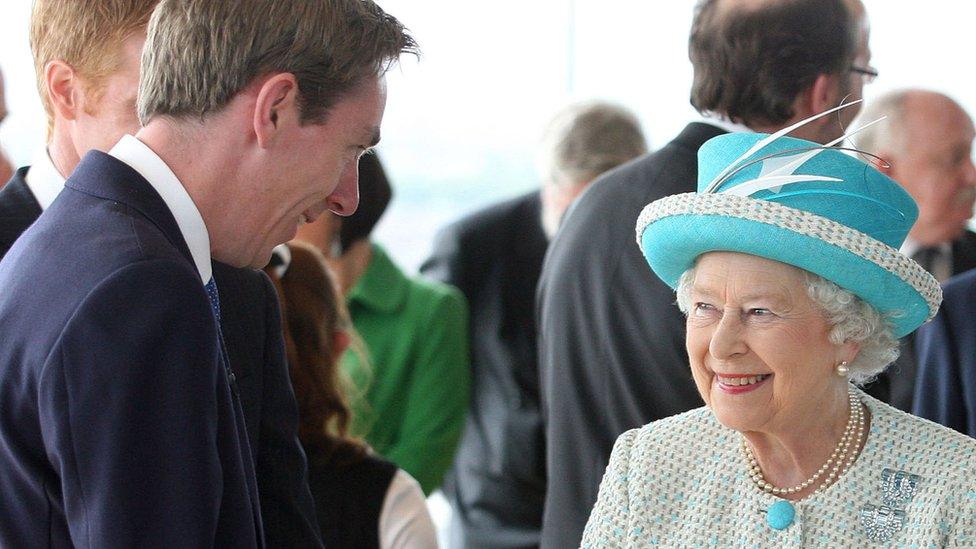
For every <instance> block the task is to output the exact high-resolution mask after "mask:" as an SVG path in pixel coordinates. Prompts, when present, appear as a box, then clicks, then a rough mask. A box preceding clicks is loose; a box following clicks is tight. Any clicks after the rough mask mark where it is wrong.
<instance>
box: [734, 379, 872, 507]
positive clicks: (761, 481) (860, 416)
mask: <svg viewBox="0 0 976 549" xmlns="http://www.w3.org/2000/svg"><path fill="white" fill-rule="evenodd" d="M850 407H851V410H850V415H848V417H847V426H846V427H845V428H844V434H843V436H841V438H840V441H839V442H838V443H837V446H836V447H835V448H834V451H833V453H831V454H830V458H829V459H828V460H827V463H824V464H823V466H821V467H820V469H818V470H817V472H816V473H814V474H813V476H811V477H810V478H808V479H806V480H804V481H803V482H801V483H800V484H797V485H796V486H793V487H790V488H779V487H776V486H773V485H772V484H770V483H769V482H768V481H767V480H766V477H765V476H763V472H762V468H760V467H759V461H758V460H757V459H756V456H755V455H754V454H753V453H752V449H751V448H749V445H748V444H747V443H746V439H745V437H742V452H743V453H744V454H745V458H746V462H747V463H748V464H749V477H750V478H752V481H753V482H754V483H755V484H756V486H758V487H759V489H760V490H763V491H764V492H769V493H771V494H775V495H778V496H780V495H787V494H795V493H797V492H800V491H802V490H805V489H807V488H809V487H810V486H813V484H814V483H815V482H817V480H818V479H820V477H822V476H823V475H824V473H827V471H828V470H829V471H830V473H829V474H828V475H827V477H826V478H825V479H824V481H823V482H822V483H821V484H820V485H819V486H818V487H817V489H816V490H815V491H814V493H815V494H819V493H820V492H822V491H823V490H824V489H826V488H827V486H829V485H830V484H831V483H832V482H833V481H834V479H836V478H837V476H838V475H839V474H840V473H841V472H842V471H846V470H847V469H849V468H850V467H851V465H853V463H854V460H855V459H856V458H857V453H858V449H859V448H860V447H861V441H862V440H863V439H864V411H863V410H862V407H861V402H860V400H858V398H857V395H855V394H854V392H853V391H852V392H850Z"/></svg>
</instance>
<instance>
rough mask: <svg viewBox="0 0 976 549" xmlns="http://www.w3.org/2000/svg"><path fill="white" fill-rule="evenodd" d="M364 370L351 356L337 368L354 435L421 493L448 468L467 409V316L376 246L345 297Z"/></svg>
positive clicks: (451, 294)
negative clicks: (348, 390)
mask: <svg viewBox="0 0 976 549" xmlns="http://www.w3.org/2000/svg"><path fill="white" fill-rule="evenodd" d="M346 300H347V304H348V306H349V313H350V315H351V316H352V321H353V324H354V325H355V327H356V331H357V332H359V336H360V337H361V338H362V339H363V342H364V343H365V346H366V351H367V356H368V362H369V365H368V366H367V367H364V366H363V365H362V363H361V361H360V360H359V357H358V356H357V355H356V354H355V353H354V352H351V351H350V352H347V353H346V354H345V355H344V356H343V358H342V369H343V371H345V372H346V373H347V374H348V375H349V377H350V378H351V380H352V381H353V384H354V386H355V387H356V388H357V389H358V393H359V395H360V398H356V397H355V396H354V397H353V398H352V399H351V403H350V404H351V407H352V412H353V422H352V423H353V425H352V429H351V430H352V432H353V434H354V435H358V436H361V437H363V438H365V439H366V441H367V442H368V443H369V444H370V446H372V447H373V449H374V450H376V452H377V453H379V454H380V455H382V456H383V457H385V458H386V459H389V460H390V461H392V462H394V463H396V464H397V465H399V466H400V467H401V468H402V469H404V470H405V471H407V472H408V473H410V474H411V475H412V476H413V477H414V478H415V479H417V481H418V482H419V483H420V486H421V488H423V490H424V493H425V494H430V493H431V492H432V491H434V489H436V488H437V487H438V486H440V484H441V481H442V480H443V478H444V473H446V472H447V470H448V469H449V468H450V466H451V460H452V459H453V457H454V450H455V448H456V446H457V443H458V440H459V438H460V436H461V432H462V430H463V428H464V417H465V414H466V413H467V409H468V390H469V389H468V386H469V383H470V370H469V358H468V310H467V305H466V303H465V300H464V296H463V295H462V294H461V292H459V291H458V290H456V289H455V288H453V287H451V286H447V285H445V284H441V283H438V282H433V281H427V280H423V279H411V278H408V277H407V276H406V275H404V273H403V272H402V271H400V269H399V268H397V266H396V265H394V264H393V262H392V261H391V260H390V258H389V256H388V255H387V254H386V252H385V251H384V250H383V248H381V247H380V246H378V245H376V244H373V257H372V259H371V260H370V263H369V266H368V267H367V268H366V272H365V273H364V274H363V276H362V277H361V278H360V279H359V281H358V282H357V283H356V285H355V286H353V288H352V289H351V290H350V292H349V295H348V296H347V298H346Z"/></svg>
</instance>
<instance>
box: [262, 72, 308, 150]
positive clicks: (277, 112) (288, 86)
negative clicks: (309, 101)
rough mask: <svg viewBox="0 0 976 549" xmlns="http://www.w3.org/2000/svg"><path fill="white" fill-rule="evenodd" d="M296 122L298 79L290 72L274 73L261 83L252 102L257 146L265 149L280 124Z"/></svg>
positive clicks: (272, 140)
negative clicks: (253, 102) (255, 98)
mask: <svg viewBox="0 0 976 549" xmlns="http://www.w3.org/2000/svg"><path fill="white" fill-rule="evenodd" d="M289 122H294V123H297V122H298V81H297V80H296V79H295V75H293V74H291V73H287V72H286V73H279V74H276V75H274V76H272V77H270V78H268V79H267V80H265V81H264V83H263V84H261V87H260V88H259V89H258V95H257V100H256V101H255V104H254V134H255V136H257V140H258V146H259V147H261V148H262V149H267V148H269V147H270V146H271V144H272V143H273V142H274V140H275V138H276V137H277V136H278V135H279V131H280V129H281V126H282V124H284V123H289Z"/></svg>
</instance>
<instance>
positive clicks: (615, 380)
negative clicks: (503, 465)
mask: <svg viewBox="0 0 976 549" xmlns="http://www.w3.org/2000/svg"><path fill="white" fill-rule="evenodd" d="M689 53H690V57H691V62H692V65H693V66H694V83H693V85H692V92H691V102H692V104H693V105H694V106H695V108H697V109H698V110H699V111H700V112H703V113H709V114H710V117H709V118H707V119H706V120H704V121H702V122H693V123H691V124H689V125H688V126H687V127H686V128H685V129H684V131H682V132H681V133H680V134H679V135H678V136H677V137H676V138H675V139H674V140H673V141H672V142H671V143H669V144H667V145H666V146H665V147H663V148H662V149H660V150H659V151H657V152H655V153H653V154H650V155H648V156H645V157H644V158H642V159H640V160H637V161H635V162H632V163H630V164H628V165H627V166H625V167H622V168H621V169H619V170H615V171H613V172H611V173H610V174H607V175H606V176H605V177H603V178H601V179H599V180H597V181H596V182H595V183H594V184H593V185H592V187H591V188H590V190H589V191H587V192H586V193H584V194H583V196H582V197H580V199H579V200H578V201H577V203H576V204H575V205H574V206H573V208H572V209H571V210H570V212H569V214H568V215H567V216H566V219H565V220H564V222H563V226H562V228H561V229H560V231H559V234H558V235H557V236H556V239H555V240H554V241H553V242H552V244H551V246H550V249H549V252H548V254H547V255H546V261H545V264H544V267H543V271H542V276H541V279H540V282H539V302H538V306H539V315H540V325H539V330H540V331H539V337H540V342H539V350H540V357H539V370H540V372H539V373H540V376H541V381H540V383H541V388H542V402H543V408H542V410H543V417H544V418H545V420H546V464H547V472H548V477H549V484H548V489H547V493H546V505H545V516H544V519H543V533H542V545H543V547H550V548H563V547H574V546H577V545H579V542H580V538H581V535H582V531H583V527H584V526H585V524H586V520H587V518H588V516H589V513H590V509H591V508H592V507H593V503H594V502H595V501H596V495H597V491H598V489H599V484H600V479H601V478H602V476H603V472H604V470H605V468H606V465H607V462H608V460H609V456H610V450H611V448H612V446H613V442H614V440H615V439H616V438H617V436H618V435H620V434H621V433H622V432H624V431H625V430H627V429H631V428H635V427H638V426H640V425H644V424H645V423H647V422H649V421H653V420H656V419H660V418H663V417H667V416H670V415H672V414H676V413H679V412H683V411H686V410H688V409H691V408H695V407H697V406H701V405H702V402H701V399H700V398H699V396H698V392H697V391H696V390H695V385H694V383H693V382H692V379H691V375H690V373H689V371H688V360H687V355H686V352H685V347H684V319H683V318H682V316H681V314H680V313H679V312H678V309H677V307H676V306H675V305H674V293H673V292H672V291H671V290H670V289H669V288H668V287H667V286H665V285H664V284H663V283H661V282H660V281H658V280H656V279H655V277H654V276H653V274H652V273H651V272H650V271H649V270H648V269H647V268H646V265H645V262H644V258H643V257H642V256H641V254H640V251H639V250H638V247H637V245H636V243H635V236H634V226H635V224H636V221H637V216H638V214H639V213H640V211H641V209H642V208H643V207H644V206H645V205H646V204H648V203H649V202H651V201H653V200H656V199H658V198H660V197H663V196H666V195H670V194H675V193H682V192H691V191H693V190H694V189H695V184H696V176H697V169H696V165H697V162H696V153H697V151H698V148H699V147H700V146H701V145H702V143H704V142H705V141H706V140H708V139H709V138H711V137H714V136H716V135H718V134H720V133H723V132H726V131H729V130H738V131H749V130H755V131H762V132H771V131H775V130H778V129H780V128H782V127H785V126H787V125H789V124H790V123H792V122H796V121H798V120H801V119H803V118H806V117H808V116H811V115H813V114H816V113H819V112H823V111H825V110H827V109H828V108H830V107H833V106H836V105H838V104H840V103H841V101H842V99H844V98H848V99H857V98H859V97H860V95H861V88H862V86H863V79H862V74H859V71H866V70H870V69H869V68H868V66H867V63H868V60H869V59H868V58H869V53H868V50H867V21H866V18H865V17H864V15H863V7H862V6H861V5H860V3H859V2H847V1H844V0H830V1H824V0H781V1H780V0H778V1H774V2H763V3H756V2H745V1H732V0H730V1H709V0H706V1H704V2H701V3H700V4H699V5H698V7H697V9H696V13H695V18H694V22H693V23H692V30H691V38H690V48H689ZM756 67H763V68H764V70H760V71H757V70H756ZM855 110H856V109H854V108H851V109H844V110H842V111H840V114H839V117H838V116H837V115H830V116H827V117H824V118H821V119H819V120H818V121H817V123H816V126H815V127H807V128H804V129H802V130H798V131H796V132H794V134H793V135H795V136H796V137H800V138H804V139H808V140H812V141H817V142H821V143H823V142H826V141H827V140H829V139H831V138H834V137H837V136H839V135H841V134H842V132H843V130H842V128H844V127H846V126H847V125H848V124H849V122H850V119H851V118H853V116H854V114H856V113H855V112H852V111H855ZM838 118H840V119H838Z"/></svg>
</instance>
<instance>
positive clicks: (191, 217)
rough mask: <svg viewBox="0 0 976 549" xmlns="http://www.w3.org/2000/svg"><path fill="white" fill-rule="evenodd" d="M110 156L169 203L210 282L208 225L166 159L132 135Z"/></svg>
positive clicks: (196, 260) (198, 266)
mask: <svg viewBox="0 0 976 549" xmlns="http://www.w3.org/2000/svg"><path fill="white" fill-rule="evenodd" d="M108 154H110V155H112V156H114V157H115V158H117V159H119V160H121V161H122V162H125V163H126V164H128V165H129V166H130V167H131V168H132V169H134V170H135V171H137V172H139V175H141V176H142V177H144V178H146V181H148V182H149V184H150V185H152V187H153V188H154V189H156V192H157V193H159V196H161V197H162V199H163V202H165V203H166V207H167V208H169V211H170V212H172V213H173V217H174V218H175V219H176V224H177V225H178V226H179V228H180V232H181V233H183V239H184V240H186V245H187V247H188V248H190V255H191V256H193V262H194V263H195V264H196V266H197V270H198V271H199V272H200V278H201V279H202V280H203V283H204V284H206V283H207V282H209V281H210V277H211V276H212V275H213V267H212V266H211V264H210V233H208V232H207V225H206V224H205V223H204V222H203V216H201V215H200V210H198V209H197V206H196V204H194V203H193V199H192V198H190V195H189V194H188V193H187V192H186V189H185V188H184V187H183V184H182V183H180V180H179V179H177V178H176V174H174V173H173V170H171V169H169V166H167V165H166V163H165V162H163V159H162V158H159V155H157V154H156V153H154V152H153V150H152V149H150V148H149V147H147V146H146V144H145V143H143V142H142V141H139V140H138V139H136V138H135V137H133V136H131V135H125V136H123V137H122V139H121V140H120V141H119V142H118V144H116V145H115V146H114V147H112V150H111V151H109V153H108Z"/></svg>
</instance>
